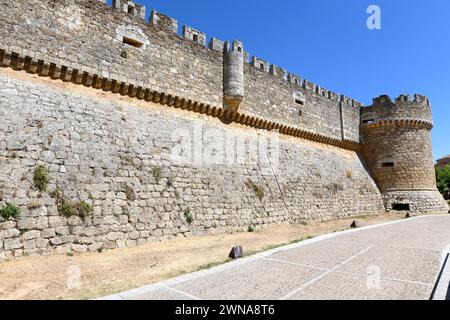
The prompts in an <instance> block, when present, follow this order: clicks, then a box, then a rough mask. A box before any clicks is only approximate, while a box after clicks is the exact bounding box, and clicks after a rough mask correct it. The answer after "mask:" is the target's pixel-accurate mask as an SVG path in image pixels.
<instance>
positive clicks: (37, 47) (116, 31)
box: [0, 0, 448, 258]
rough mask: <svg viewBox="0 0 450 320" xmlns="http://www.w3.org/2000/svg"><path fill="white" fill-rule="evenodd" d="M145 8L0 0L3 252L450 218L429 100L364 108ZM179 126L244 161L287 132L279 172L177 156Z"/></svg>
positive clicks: (280, 145)
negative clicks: (41, 177) (312, 223)
mask: <svg viewBox="0 0 450 320" xmlns="http://www.w3.org/2000/svg"><path fill="white" fill-rule="evenodd" d="M145 11H146V8H145V7H143V6H141V5H139V4H137V3H135V2H133V1H125V0H115V1H113V6H112V7H109V6H107V4H106V1H104V0H58V1H56V0H44V1H38V0H28V1H24V0H0V21H1V24H0V66H1V67H2V68H0V119H1V121H0V163H1V166H0V167H1V169H0V196H1V197H0V207H2V206H3V205H5V204H6V203H10V204H11V203H12V204H14V205H16V206H18V207H20V210H21V213H20V216H19V217H17V218H15V219H10V218H9V219H8V218H5V217H3V218H2V217H0V258H4V257H9V256H21V255H24V254H27V255H28V254H32V255H33V254H46V253H51V252H54V251H56V252H69V251H74V252H85V251H96V250H102V249H111V248H116V247H125V246H134V245H139V244H143V243H146V242H148V241H158V240H164V239H171V238H174V237H185V236H191V235H202V234H217V233H229V232H236V231H247V230H248V229H249V228H250V227H252V228H256V229H258V228H262V227H264V226H267V225H270V224H275V223H300V222H304V221H308V220H319V221H323V220H327V219H334V218H340V217H354V216H360V215H372V214H379V213H382V212H385V211H392V212H410V213H411V214H427V213H446V212H447V211H448V205H447V204H446V202H445V201H444V200H443V198H442V196H441V195H440V194H439V192H438V191H437V188H436V182H435V175H434V167H433V160H432V151H431V140H430V130H431V129H432V127H433V122H432V115H431V105H430V102H429V100H428V99H427V98H426V97H424V96H422V95H415V96H414V98H413V99H412V98H410V97H409V96H407V95H401V96H400V97H398V98H397V99H395V101H392V100H391V99H390V98H389V97H387V96H380V97H378V98H376V99H374V101H373V105H372V106H368V107H364V106H363V105H362V104H361V103H359V102H358V101H356V100H354V99H351V98H349V97H347V96H344V95H340V94H337V93H335V92H332V91H330V90H327V89H325V88H322V87H320V86H319V85H316V84H314V83H312V82H310V81H308V80H305V79H301V77H299V76H298V75H295V74H292V73H288V72H286V70H284V69H282V68H280V67H278V66H276V65H274V64H270V63H268V62H267V61H265V60H263V59H260V58H257V57H254V56H253V57H252V58H251V59H250V54H249V53H248V52H246V51H245V47H244V44H243V43H242V42H240V41H232V42H231V43H229V42H223V41H221V40H218V39H216V38H212V39H211V40H210V41H209V43H208V44H207V38H206V35H205V33H203V32H201V31H199V30H196V29H194V28H192V27H189V26H184V27H183V32H182V36H180V35H179V34H178V22H177V20H175V19H173V18H170V17H168V16H166V15H164V14H162V13H160V12H157V11H153V12H152V13H151V17H150V21H145ZM181 129H182V130H184V131H185V132H188V133H189V132H191V133H192V135H194V136H195V135H196V134H197V135H200V136H201V137H202V138H204V139H205V140H202V141H215V142H217V141H223V144H231V145H232V146H235V145H237V144H238V143H237V141H240V140H243V141H244V148H243V149H242V150H241V152H242V153H244V154H245V156H246V157H247V158H252V157H253V155H254V154H255V152H254V150H253V151H252V148H251V147H250V146H251V145H252V144H254V143H259V142H258V141H261V140H263V141H269V142H271V143H272V142H273V139H271V137H272V134H273V133H274V132H279V136H278V137H277V138H276V139H275V140H276V149H277V154H278V158H277V163H276V168H274V164H273V163H272V162H270V161H269V162H261V161H253V162H252V161H244V162H233V161H231V162H230V163H229V164H227V163H213V164H208V165H194V164H189V163H173V161H172V158H171V156H170V150H172V149H173V147H174V146H176V144H177V141H176V140H177V139H174V132H177V130H181ZM196 132H197V133H196ZM224 137H226V138H224ZM271 143H270V147H268V148H267V150H268V151H267V153H268V154H269V153H271V151H270V150H272V151H273V150H274V145H272V144H271ZM195 148H196V147H195V145H194V147H193V150H190V151H191V152H192V154H193V156H198V153H197V152H196V149H195ZM231 149H233V148H231ZM216 151H217V150H214V151H212V153H214V152H216ZM38 166H42V167H43V168H45V170H46V171H47V174H48V180H49V184H48V186H46V188H45V190H38V189H36V181H35V180H36V177H35V174H36V168H37V167H38ZM80 204H82V206H81V207H83V208H84V209H85V210H84V211H82V212H84V215H80V214H77V210H76V209H77V208H80Z"/></svg>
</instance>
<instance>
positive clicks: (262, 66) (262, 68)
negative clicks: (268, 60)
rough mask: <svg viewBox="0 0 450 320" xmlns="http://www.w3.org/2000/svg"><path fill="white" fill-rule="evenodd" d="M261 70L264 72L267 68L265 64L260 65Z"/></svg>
mask: <svg viewBox="0 0 450 320" xmlns="http://www.w3.org/2000/svg"><path fill="white" fill-rule="evenodd" d="M259 68H260V69H261V70H262V71H264V69H265V68H264V64H262V63H261V64H260V65H259Z"/></svg>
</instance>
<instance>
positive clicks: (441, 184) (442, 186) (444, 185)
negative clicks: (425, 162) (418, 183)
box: [436, 166, 450, 199]
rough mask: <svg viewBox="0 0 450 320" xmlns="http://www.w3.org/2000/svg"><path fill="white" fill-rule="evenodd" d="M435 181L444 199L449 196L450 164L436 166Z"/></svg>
mask: <svg viewBox="0 0 450 320" xmlns="http://www.w3.org/2000/svg"><path fill="white" fill-rule="evenodd" d="M436 181H437V187H438V189H439V191H440V192H441V193H442V194H443V195H444V197H445V198H446V199H449V198H450V166H445V167H443V168H439V167H436Z"/></svg>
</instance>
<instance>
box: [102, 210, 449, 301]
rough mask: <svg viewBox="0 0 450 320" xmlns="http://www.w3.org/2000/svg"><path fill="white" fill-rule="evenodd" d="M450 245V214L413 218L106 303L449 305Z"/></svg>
mask: <svg viewBox="0 0 450 320" xmlns="http://www.w3.org/2000/svg"><path fill="white" fill-rule="evenodd" d="M449 245H450V215H440V216H426V217H418V218H411V219H405V220H401V221H397V222H393V223H386V224H382V225H377V226H372V227H365V228H360V229H355V230H350V231H344V232H339V233H334V234H329V235H325V236H321V237H318V238H315V239H310V240H307V241H304V242H301V243H297V244H292V245H289V246H286V247H282V248H277V249H274V250H271V251H268V252H264V253H261V254H258V255H255V256H252V257H249V258H246V259H241V260H237V261H234V262H231V263H228V264H225V265H222V266H219V267H216V268H213V269H210V270H205V271H200V272H196V273H193V274H188V275H184V276H181V277H178V278H175V279H171V280H168V281H164V282H161V283H157V284H153V285H149V286H146V287H142V288H137V289H134V290H131V291H127V292H123V293H120V294H117V295H113V296H110V297H106V298H105V299H133V300H135V299H136V300H161V299H162V300H171V299H177V300H191V299H194V300H204V299H213V300H219V299H220V300H246V299H252V300H253V299H257V300H260V299H261V300H266V299H293V300H311V299H319V300H324V299H325V300H327V299H333V300H334V299H350V300H355V299H356V300H360V299H370V300H372V299H389V300H391V299H393V300H399V299H401V300H404V299H407V300H413V299H419V300H428V299H430V298H431V296H432V295H433V293H434V298H435V299H445V298H446V297H447V295H448V292H447V291H448V287H449V278H450V277H449V275H450V274H449V272H448V268H447V269H445V268H442V265H443V262H444V261H445V258H446V256H447V254H446V253H447V252H448V251H449V250H448V249H447V248H448V247H449ZM244 249H245V248H244ZM205 254H208V253H207V252H205ZM442 269H444V270H443V271H442V272H441V270H442ZM437 280H440V281H439V285H437V282H438V281H437Z"/></svg>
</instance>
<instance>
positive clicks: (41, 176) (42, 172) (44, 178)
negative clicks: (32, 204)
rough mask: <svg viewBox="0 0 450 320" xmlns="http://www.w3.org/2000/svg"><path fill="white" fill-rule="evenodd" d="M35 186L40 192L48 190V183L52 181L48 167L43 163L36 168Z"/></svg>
mask: <svg viewBox="0 0 450 320" xmlns="http://www.w3.org/2000/svg"><path fill="white" fill-rule="evenodd" d="M33 181H34V186H35V187H36V189H38V190H39V191H40V192H44V191H47V187H48V184H49V182H50V176H49V175H48V172H47V168H45V167H44V166H43V165H39V166H37V167H36V169H35V170H34V176H33Z"/></svg>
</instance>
